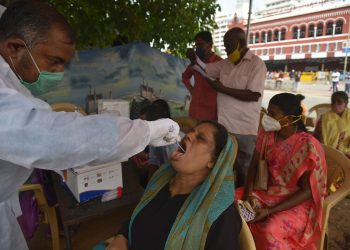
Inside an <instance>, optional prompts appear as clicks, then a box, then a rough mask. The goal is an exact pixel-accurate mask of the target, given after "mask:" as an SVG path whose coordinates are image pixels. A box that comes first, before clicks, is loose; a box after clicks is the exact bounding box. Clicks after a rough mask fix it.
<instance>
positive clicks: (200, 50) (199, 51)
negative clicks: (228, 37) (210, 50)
mask: <svg viewBox="0 0 350 250" xmlns="http://www.w3.org/2000/svg"><path fill="white" fill-rule="evenodd" d="M196 54H197V56H198V57H199V59H201V60H204V58H205V50H204V49H203V48H201V47H196Z"/></svg>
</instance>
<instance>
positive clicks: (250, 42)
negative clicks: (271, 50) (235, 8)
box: [249, 33, 254, 44]
mask: <svg viewBox="0 0 350 250" xmlns="http://www.w3.org/2000/svg"><path fill="white" fill-rule="evenodd" d="M249 44H254V38H253V34H252V33H250V35H249Z"/></svg>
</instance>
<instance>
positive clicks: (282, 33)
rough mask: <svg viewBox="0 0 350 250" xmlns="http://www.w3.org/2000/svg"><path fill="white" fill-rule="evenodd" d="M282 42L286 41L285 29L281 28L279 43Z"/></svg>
mask: <svg viewBox="0 0 350 250" xmlns="http://www.w3.org/2000/svg"><path fill="white" fill-rule="evenodd" d="M282 40H286V29H285V28H283V29H282V30H281V41H282Z"/></svg>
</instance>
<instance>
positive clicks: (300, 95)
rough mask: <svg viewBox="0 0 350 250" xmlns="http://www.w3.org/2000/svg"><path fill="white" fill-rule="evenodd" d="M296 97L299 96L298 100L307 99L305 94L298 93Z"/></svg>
mask: <svg viewBox="0 0 350 250" xmlns="http://www.w3.org/2000/svg"><path fill="white" fill-rule="evenodd" d="M295 97H296V98H297V100H298V101H299V102H301V101H302V100H304V99H305V96H303V95H302V94H296V95H295Z"/></svg>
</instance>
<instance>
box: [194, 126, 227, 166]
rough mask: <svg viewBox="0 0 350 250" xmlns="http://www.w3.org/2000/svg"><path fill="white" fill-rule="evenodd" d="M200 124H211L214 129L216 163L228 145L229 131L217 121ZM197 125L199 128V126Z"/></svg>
mask: <svg viewBox="0 0 350 250" xmlns="http://www.w3.org/2000/svg"><path fill="white" fill-rule="evenodd" d="M200 124H210V125H211V126H212V127H213V128H214V129H215V132H214V141H215V149H214V160H215V161H216V160H217V159H218V158H219V156H220V153H221V151H222V150H223V148H224V147H225V145H226V143H227V138H228V132H227V129H226V128H225V127H224V126H223V125H221V124H220V123H218V122H215V121H210V120H207V121H201V122H199V124H198V125H200ZM198 125H197V126H198Z"/></svg>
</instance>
